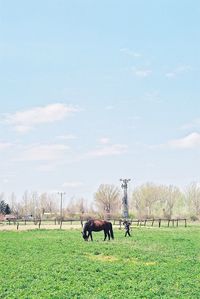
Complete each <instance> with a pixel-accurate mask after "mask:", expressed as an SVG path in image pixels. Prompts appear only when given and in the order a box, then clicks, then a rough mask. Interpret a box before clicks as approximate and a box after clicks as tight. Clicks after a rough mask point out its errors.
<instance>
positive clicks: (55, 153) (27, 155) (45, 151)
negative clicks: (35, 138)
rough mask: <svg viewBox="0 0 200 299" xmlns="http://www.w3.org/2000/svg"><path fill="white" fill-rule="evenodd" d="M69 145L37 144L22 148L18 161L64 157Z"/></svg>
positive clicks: (50, 159) (49, 159)
mask: <svg viewBox="0 0 200 299" xmlns="http://www.w3.org/2000/svg"><path fill="white" fill-rule="evenodd" d="M68 150H69V147H68V146H66V145H63V144H39V145H37V144H36V145H31V146H27V147H25V148H23V150H22V152H21V153H20V155H19V157H18V158H17V159H16V160H18V161H54V160H60V159H62V158H64V157H65V155H66V153H67V152H68Z"/></svg>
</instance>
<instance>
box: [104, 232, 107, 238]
mask: <svg viewBox="0 0 200 299" xmlns="http://www.w3.org/2000/svg"><path fill="white" fill-rule="evenodd" d="M106 237H107V233H106V230H105V229H104V241H105V240H106Z"/></svg>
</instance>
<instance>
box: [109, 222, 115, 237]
mask: <svg viewBox="0 0 200 299" xmlns="http://www.w3.org/2000/svg"><path fill="white" fill-rule="evenodd" d="M110 235H111V238H112V239H114V233H113V228H112V223H111V222H110Z"/></svg>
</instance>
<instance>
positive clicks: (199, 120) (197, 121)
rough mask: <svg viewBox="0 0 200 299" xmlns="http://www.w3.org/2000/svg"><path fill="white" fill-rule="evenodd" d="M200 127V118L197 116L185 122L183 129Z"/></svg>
mask: <svg viewBox="0 0 200 299" xmlns="http://www.w3.org/2000/svg"><path fill="white" fill-rule="evenodd" d="M199 128H200V118H196V119H194V120H193V121H191V122H190V123H187V124H184V125H183V126H182V127H181V129H183V130H188V129H199Z"/></svg>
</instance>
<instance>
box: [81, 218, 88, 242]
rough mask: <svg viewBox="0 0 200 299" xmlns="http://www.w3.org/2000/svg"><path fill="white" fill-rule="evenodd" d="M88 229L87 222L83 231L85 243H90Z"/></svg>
mask: <svg viewBox="0 0 200 299" xmlns="http://www.w3.org/2000/svg"><path fill="white" fill-rule="evenodd" d="M87 228H88V223H87V222H86V223H85V225H84V227H83V231H82V235H83V239H84V240H85V241H88V235H87Z"/></svg>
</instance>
